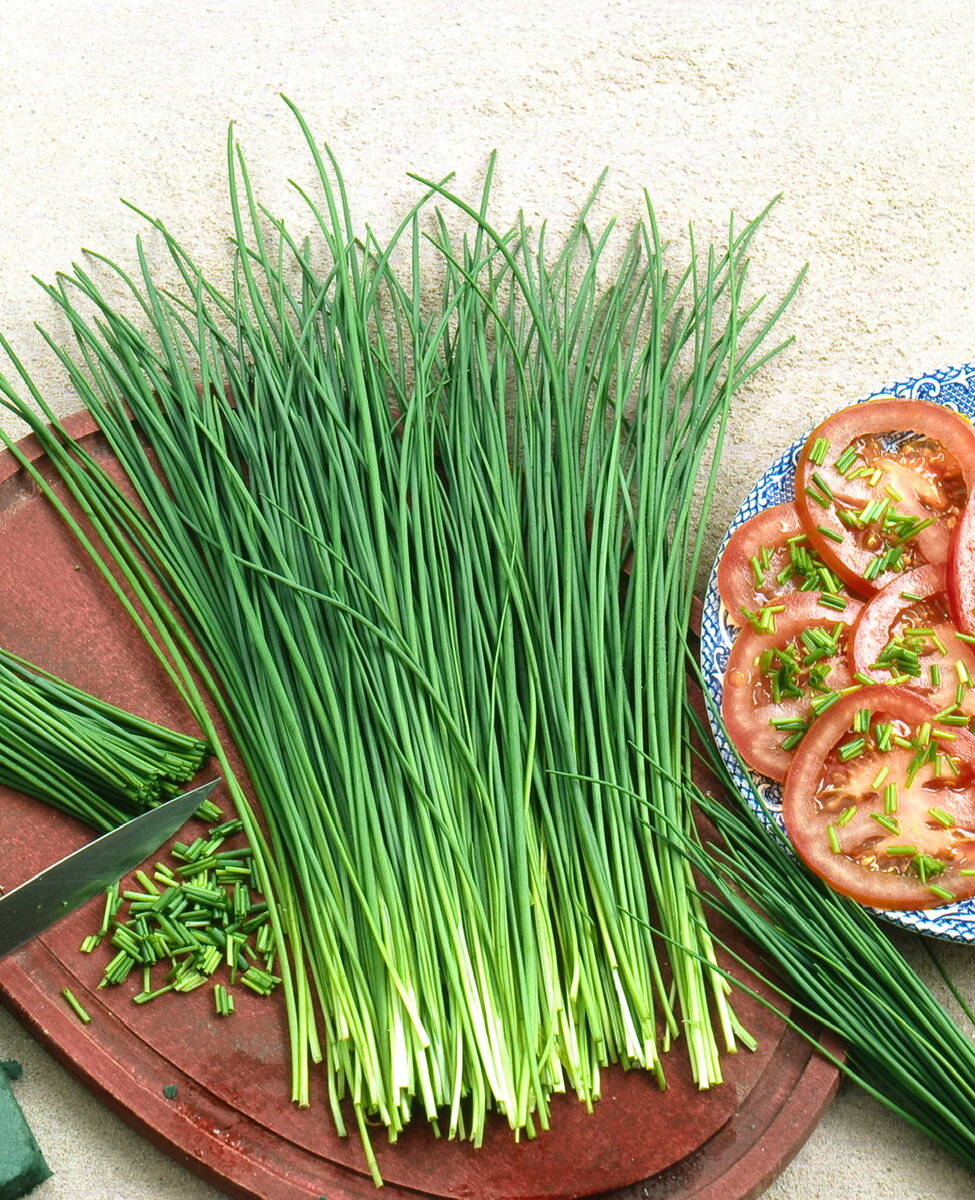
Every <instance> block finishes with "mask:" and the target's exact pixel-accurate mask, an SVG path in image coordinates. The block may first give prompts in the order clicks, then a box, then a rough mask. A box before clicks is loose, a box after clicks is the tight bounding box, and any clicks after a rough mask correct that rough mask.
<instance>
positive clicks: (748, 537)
mask: <svg viewBox="0 0 975 1200" xmlns="http://www.w3.org/2000/svg"><path fill="white" fill-rule="evenodd" d="M715 582H716V584H717V588H718V595H719V596H720V597H721V600H722V602H723V603H724V606H725V609H726V610H727V613H728V619H729V620H730V621H732V622H734V624H736V625H744V624H746V623H748V622H750V621H753V620H754V619H755V617H756V616H757V615H759V614H760V613H761V611H762V609H763V608H765V607H767V606H768V605H769V604H775V603H776V602H777V601H778V599H779V598H780V597H781V596H785V595H788V594H790V593H792V592H796V591H811V592H817V593H820V594H823V593H825V594H826V595H827V596H833V597H835V600H834V601H833V603H834V604H835V607H837V608H838V609H842V608H843V606H844V601H845V599H846V598H847V596H848V593H847V591H846V588H845V587H844V585H843V584H842V582H841V581H840V580H839V579H837V578H836V576H835V575H834V574H833V572H832V571H831V570H830V569H829V568H828V567H827V566H826V564H825V563H824V562H823V560H822V559H821V558H820V557H819V555H818V554H817V553H816V551H815V550H814V549H812V548H811V547H810V545H809V536H808V534H807V533H806V531H805V529H804V527H803V525H802V522H801V521H800V520H799V513H798V512H797V511H796V506H795V505H794V504H791V503H786V504H775V505H773V506H772V507H771V508H766V509H763V510H762V512H759V513H756V514H755V516H754V517H751V518H750V519H749V520H747V521H745V522H744V523H743V524H741V525H739V526H738V528H737V529H736V530H735V532H734V533H733V534H732V535H731V537H730V538H729V539H728V542H727V545H726V546H725V548H724V550H723V551H722V552H721V559H720V561H719V562H718V570H717V574H716V579H715Z"/></svg>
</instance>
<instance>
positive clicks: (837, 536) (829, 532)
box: [816, 525, 843, 542]
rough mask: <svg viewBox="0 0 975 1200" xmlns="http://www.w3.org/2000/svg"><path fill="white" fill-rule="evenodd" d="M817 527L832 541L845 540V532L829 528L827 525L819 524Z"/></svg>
mask: <svg viewBox="0 0 975 1200" xmlns="http://www.w3.org/2000/svg"><path fill="white" fill-rule="evenodd" d="M816 528H817V529H818V530H819V532H820V533H821V534H822V535H823V537H825V538H829V540H830V541H831V542H842V541H843V534H842V533H839V532H838V531H837V530H835V529H828V528H827V527H826V526H825V525H818V526H817V527H816Z"/></svg>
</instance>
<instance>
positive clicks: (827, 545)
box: [795, 397, 975, 596]
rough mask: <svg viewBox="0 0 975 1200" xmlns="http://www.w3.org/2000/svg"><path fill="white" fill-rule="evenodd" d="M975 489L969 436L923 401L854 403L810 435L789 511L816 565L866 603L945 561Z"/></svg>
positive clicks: (964, 426)
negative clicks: (819, 561) (901, 578)
mask: <svg viewBox="0 0 975 1200" xmlns="http://www.w3.org/2000/svg"><path fill="white" fill-rule="evenodd" d="M973 490H975V429H973V428H972V425H971V424H970V422H968V421H967V420H966V419H965V418H964V417H961V416H959V414H958V413H956V412H954V411H953V410H951V409H948V408H944V407H943V406H942V405H940V404H933V403H931V402H929V401H925V400H901V399H897V398H894V397H882V398H880V399H877V400H871V401H869V402H867V403H864V404H853V405H851V406H850V407H848V408H844V409H841V410H840V411H839V412H837V413H834V414H833V416H831V417H829V418H827V420H825V421H824V422H823V423H822V424H821V425H819V426H818V427H817V428H816V429H814V430H813V432H812V434H811V435H810V436H809V438H808V440H807V441H806V444H805V445H804V447H803V450H802V453H801V455H800V457H799V462H798V464H797V467H796V501H795V502H796V509H797V510H798V512H799V516H800V518H801V519H802V523H803V525H804V526H805V528H806V530H807V531H808V533H809V536H810V538H811V540H812V542H813V545H814V546H815V547H816V549H817V551H818V552H819V554H820V555H821V556H822V558H823V560H824V561H825V562H826V563H827V564H828V565H829V566H830V568H831V569H832V570H833V571H835V572H836V574H837V575H839V577H840V578H841V579H842V580H844V582H845V583H846V584H847V585H848V586H849V587H850V588H852V589H853V590H854V591H855V592H859V593H860V594H862V595H865V596H869V595H872V594H873V593H874V592H876V591H878V590H879V589H880V588H882V587H884V586H885V585H886V584H887V583H889V582H890V581H891V580H892V579H894V578H896V577H897V576H898V575H899V574H901V573H902V572H904V571H907V570H911V569H912V568H914V567H918V566H922V565H924V564H925V563H929V562H944V561H945V559H946V558H947V556H948V547H949V543H950V541H951V537H952V532H953V530H954V528H955V526H956V525H957V524H958V521H959V517H960V515H961V512H962V510H963V509H964V507H965V503H966V501H967V499H968V496H969V495H970V494H972V492H973Z"/></svg>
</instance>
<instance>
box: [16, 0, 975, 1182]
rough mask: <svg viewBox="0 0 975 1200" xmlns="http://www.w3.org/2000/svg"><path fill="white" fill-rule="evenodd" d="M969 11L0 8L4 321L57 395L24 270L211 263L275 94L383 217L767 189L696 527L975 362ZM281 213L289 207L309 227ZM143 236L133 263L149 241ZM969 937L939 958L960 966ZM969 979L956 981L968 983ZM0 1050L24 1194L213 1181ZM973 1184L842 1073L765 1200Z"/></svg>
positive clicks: (287, 199)
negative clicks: (722, 424) (803, 274)
mask: <svg viewBox="0 0 975 1200" xmlns="http://www.w3.org/2000/svg"><path fill="white" fill-rule="evenodd" d="M973 62H975V28H973V23H972V19H971V8H970V4H969V3H968V0H929V2H927V3H918V2H917V0H913V2H909V0H894V2H893V3H877V2H875V0H861V2H860V3H844V2H835V3H830V2H826V0H820V2H818V3H798V2H796V0H778V2H776V3H768V2H767V0H752V2H746V0H687V2H677V0H650V2H648V3H635V2H632V0H622V2H619V3H611V2H606V0H602V2H600V0H594V2H589V3H580V2H577V0H564V2H562V3H558V2H557V0H536V2H535V3H533V4H524V3H519V2H517V0H463V2H460V3H457V2H456V0H455V2H453V3H448V2H445V0H442V2H438V0H427V2H413V3H396V2H395V0H390V2H389V3H386V4H380V3H375V4H367V3H361V2H356V0H349V2H347V3H344V4H338V3H335V2H334V0H329V2H326V3H323V2H321V0H317V2H316V0H263V2H262V3H258V2H257V0H241V2H239V3H229V2H227V0H211V2H209V3H207V2H206V0H193V2H190V0H153V2H151V3H150V2H147V0H138V2H129V3H125V2H122V0H113V2H109V0H56V2H55V0H4V4H3V6H2V25H0V112H2V120H0V181H2V182H0V329H2V330H3V331H4V332H5V333H6V335H7V336H8V337H10V338H11V340H12V341H13V342H14V344H15V345H16V346H17V348H18V350H19V351H20V352H21V354H22V355H23V356H24V358H25V360H26V361H27V363H28V364H29V366H30V368H31V370H32V371H33V372H34V373H35V376H36V378H37V380H38V381H39V382H40V383H41V385H42V386H43V388H44V389H45V391H46V392H47V393H48V394H49V395H50V396H51V397H52V398H53V399H54V400H55V401H56V403H57V404H58V406H59V407H60V408H61V409H62V411H68V410H70V409H72V408H74V407H76V405H75V403H74V402H73V401H72V399H71V397H70V396H68V395H66V394H65V390H64V386H63V384H62V382H61V380H60V376H59V373H58V371H57V369H56V366H55V363H54V361H53V356H52V355H51V354H50V352H49V351H47V350H46V349H45V347H44V345H43V343H42V342H41V341H40V339H39V338H38V337H37V335H36V334H35V333H34V332H33V330H32V326H33V323H34V322H35V321H37V320H40V321H41V322H42V323H45V322H47V323H50V322H51V320H52V314H51V312H50V309H49V307H48V305H47V302H46V300H45V298H44V296H43V295H42V293H41V292H40V290H39V289H38V288H37V286H36V284H34V283H33V282H32V280H31V276H33V275H39V276H40V277H41V278H43V279H45V280H49V279H50V278H52V276H53V274H54V272H55V271H57V270H59V269H63V268H66V267H68V266H69V265H70V263H72V262H73V261H75V260H76V259H77V258H78V256H79V254H80V253H81V250H82V248H84V247H90V248H93V249H95V250H98V251H101V252H103V253H106V254H107V255H109V256H110V257H111V258H114V259H115V260H117V261H118V262H120V263H123V264H125V265H126V266H130V267H131V266H133V265H134V263H135V253H134V238H135V236H136V234H137V233H138V232H141V231H143V229H144V226H143V224H142V222H141V221H140V220H139V219H138V218H137V217H136V216H135V215H134V214H133V213H132V212H130V211H129V210H127V209H126V208H124V207H122V205H121V204H120V203H119V198H120V197H125V198H126V199H128V200H130V201H131V202H132V203H133V204H135V205H137V206H140V207H142V208H144V209H146V210H147V211H148V212H150V213H151V214H153V215H154V216H158V217H161V218H163V219H164V220H165V221H166V222H167V224H168V225H169V226H170V227H171V228H172V229H173V230H174V232H176V233H177V235H178V236H179V237H180V238H181V239H182V240H183V241H184V242H185V243H186V244H187V245H188V246H189V247H190V248H191V249H192V250H193V251H194V252H195V253H196V254H197V256H198V257H199V258H200V259H201V260H202V261H203V263H204V264H205V265H207V266H208V267H209V268H211V269H213V270H214V271H217V272H219V271H220V270H222V269H223V266H224V264H225V262H226V236H227V233H228V230H229V225H228V219H227V218H228V207H227V200H226V193H225V186H224V179H225V143H226V133H227V127H228V124H229V122H231V121H233V122H235V127H236V132H237V134H238V136H239V138H240V139H241V141H242V143H243V145H244V147H245V149H246V152H247V155H248V159H249V162H250V165H251V169H252V172H253V174H254V176H255V179H256V180H257V183H258V186H259V189H260V191H261V195H262V196H263V197H264V198H265V199H266V200H267V201H268V203H269V205H270V206H271V207H272V208H273V209H275V210H276V211H281V212H284V213H294V214H295V215H296V218H297V220H298V221H299V222H300V220H301V218H300V207H299V206H298V204H297V203H296V202H295V200H294V199H293V196H292V195H291V193H290V192H289V189H288V186H287V182H286V181H287V179H288V178H289V177H291V176H297V177H298V178H308V175H309V172H308V168H307V158H306V155H305V152H304V150H303V148H302V146H301V139H300V135H299V134H298V131H297V129H296V128H295V125H294V122H293V120H292V119H291V117H290V115H289V114H288V113H287V111H286V109H285V107H284V105H283V104H282V103H281V101H280V100H279V98H278V93H279V92H282V91H283V92H285V93H286V94H287V95H289V96H290V97H291V98H292V99H293V100H294V101H295V102H296V103H297V104H298V105H299V107H300V108H301V109H302V111H303V112H304V114H305V115H306V117H307V118H308V120H309V122H310V123H311V125H312V127H313V129H314V130H315V132H316V134H317V135H318V136H320V137H321V138H322V139H327V140H328V141H329V142H330V143H331V144H332V146H333V148H334V150H335V151H336V153H337V155H338V157H339V160H340V162H341V164H342V167H343V170H344V173H345V175H346V178H347V182H348V184H349V188H350V191H351V194H352V197H353V203H354V206H355V210H356V213H357V216H358V219H359V220H360V221H361V222H362V223H365V222H367V221H369V222H371V223H373V224H374V225H375V226H376V227H377V228H378V229H379V230H380V231H385V230H387V229H389V228H390V227H391V225H392V223H393V221H394V220H395V218H396V217H397V216H398V215H399V214H400V213H401V212H402V210H403V207H404V205H405V204H406V203H408V202H409V201H410V200H412V199H414V198H415V197H416V196H417V194H418V193H417V187H416V185H415V184H414V183H412V182H411V181H409V180H408V179H407V178H406V173H407V172H408V171H417V172H419V173H421V174H426V175H429V176H438V175H442V174H444V173H446V172H447V171H450V170H454V171H456V172H457V175H458V183H459V186H460V187H461V188H463V189H465V190H467V191H468V192H469V194H471V195H474V194H476V189H477V186H478V183H479V181H480V179H481V175H482V171H483V167H484V164H485V161H486V158H487V156H488V154H489V152H490V151H491V150H492V149H497V150H498V151H499V154H500V160H499V174H498V187H497V189H496V210H495V213H496V215H497V217H498V218H499V220H503V219H506V218H509V217H512V216H513V215H514V213H515V211H516V210H517V209H518V208H519V207H520V208H523V209H524V210H525V212H526V214H527V215H528V216H529V218H530V219H537V218H539V217H547V218H549V219H550V220H551V222H552V224H553V226H554V228H555V230H556V231H557V230H558V228H559V227H560V224H561V225H564V224H565V222H566V221H568V219H569V218H570V217H571V214H572V213H573V211H574V209H575V208H576V207H577V206H578V205H579V204H580V203H581V202H582V200H583V199H584V197H585V195H586V193H587V191H588V189H589V187H590V185H591V184H592V183H593V182H594V180H595V179H596V177H597V175H598V174H599V172H600V170H601V169H602V168H603V167H604V166H608V167H609V168H610V174H609V177H608V179H607V182H606V186H605V189H604V192H603V209H604V211H605V212H606V213H610V212H612V213H616V214H617V215H618V216H619V217H620V218H621V220H622V223H623V224H624V225H625V224H626V222H627V220H628V218H632V217H633V216H634V215H636V214H638V213H639V212H640V209H641V203H642V201H641V193H642V189H644V188H646V189H647V190H648V191H649V193H650V195H651V196H652V198H653V201H654V205H655V208H656V211H657V214H658V218H659V220H660V222H661V224H662V226H663V228H664V230H665V231H666V232H668V233H670V234H672V235H674V236H677V237H679V236H681V232H682V230H683V229H684V227H685V226H686V224H687V223H688V222H689V221H693V222H694V223H695V226H696V228H697V229H698V231H699V234H700V235H701V236H702V237H703V236H711V235H712V234H714V235H720V233H721V231H722V230H723V229H724V228H725V226H726V223H727V219H728V214H729V212H730V210H731V209H735V210H736V211H737V212H739V213H740V214H742V215H744V216H751V215H754V214H755V213H756V212H757V211H759V210H760V209H761V208H762V207H763V206H764V205H765V204H766V203H767V202H768V200H769V199H771V197H772V196H774V195H777V194H779V193H781V194H782V197H783V198H782V202H781V203H780V204H779V206H778V207H777V209H776V210H775V212H774V214H773V216H772V218H771V220H770V222H769V224H768V226H767V227H766V229H765V231H764V233H763V235H762V236H761V238H760V240H759V242H758V244H757V246H756V252H755V255H754V258H755V263H754V271H755V280H756V286H761V287H762V288H763V289H766V288H767V289H768V290H769V291H770V292H772V293H775V292H778V291H781V290H782V289H783V288H784V287H785V286H787V284H788V282H789V280H790V279H791V278H792V276H793V275H794V274H795V272H796V270H797V269H798V268H799V267H800V266H801V265H802V264H803V263H805V262H808V263H809V264H810V271H809V276H808V280H807V283H806V284H805V286H804V288H803V290H802V292H801V294H800V296H799V298H798V300H797V302H796V303H795V305H794V306H793V308H792V309H791V310H790V313H789V315H788V317H787V321H786V328H787V330H788V332H789V333H791V334H794V336H795V338H796V342H795V345H794V346H793V347H792V348H791V349H790V350H789V351H788V352H787V354H786V355H785V356H784V357H782V358H780V359H779V360H778V361H776V362H775V363H774V364H773V365H772V366H771V367H770V368H769V369H768V370H767V371H765V372H764V373H763V374H762V375H761V377H760V378H759V379H757V380H756V381H755V383H754V386H753V387H752V388H751V390H750V391H749V392H748V393H747V394H745V395H743V396H742V398H741V403H740V405H739V407H738V409H737V412H736V414H735V418H734V423H733V429H732V436H731V438H730V442H729V447H728V453H727V456H726V463H725V471H724V475H723V481H722V488H721V494H720V497H719V500H718V504H717V506H716V523H715V530H714V531H713V534H712V536H713V538H714V539H715V540H716V538H717V536H718V532H719V528H718V527H719V526H720V525H722V524H723V523H725V522H726V520H727V519H728V518H730V517H731V515H732V514H733V512H734V510H735V508H736V507H737V504H738V503H739V501H740V500H741V498H742V497H743V496H744V494H745V492H746V491H747V490H748V487H749V486H750V483H751V481H752V479H753V477H754V476H755V475H756V474H757V473H758V472H759V471H760V470H761V469H762V467H763V466H764V464H765V463H766V462H767V461H768V460H769V459H770V458H771V457H772V456H773V455H774V453H775V452H776V451H777V450H778V449H780V448H781V447H782V446H784V445H786V444H788V443H790V442H791V441H792V440H793V439H794V438H795V437H796V436H797V435H798V434H800V433H802V432H803V431H804V430H805V429H806V428H807V427H808V426H809V425H810V424H811V423H812V422H813V421H814V419H815V418H817V417H818V416H821V415H824V414H825V413H826V412H827V411H829V410H830V409H832V408H834V407H836V406H838V405H839V404H840V403H843V402H845V401H848V400H853V399H855V398H857V397H858V396H859V395H861V394H863V393H865V392H868V391H873V390H875V389H876V388H878V387H880V386H882V385H883V384H885V383H886V382H889V381H892V380H897V379H901V378H904V377H906V376H911V375H914V374H917V373H920V372H923V371H925V370H928V369H931V368H936V367H939V366H941V365H944V364H947V363H961V362H967V361H969V360H971V359H975V344H973V312H975V301H973V283H972V280H973V273H975V177H973V147H975V86H973V66H972V64H973ZM299 227H300V225H299ZM149 248H150V252H151V253H152V252H154V249H155V246H154V243H153V240H152V239H151V238H150V239H149ZM968 958H969V952H968V951H967V950H964V949H963V950H956V951H952V959H953V963H954V965H956V966H957V967H958V969H959V971H960V972H961V974H962V976H963V977H967V978H968V979H969V980H971V979H972V978H975V972H972V971H971V969H970V968H969V966H968ZM973 990H975V989H973ZM0 1058H18V1059H20V1060H21V1061H23V1063H24V1065H25V1068H26V1069H25V1076H24V1079H23V1080H22V1081H21V1083H20V1085H19V1086H18V1095H19V1097H20V1099H21V1102H22V1104H23V1106H24V1108H25V1110H26V1112H27V1113H28V1115H29V1118H30V1120H31V1122H32V1125H33V1127H34V1129H35V1132H36V1134H37V1136H38V1139H39V1141H40V1142H41V1145H42V1147H43V1149H44V1152H45V1154H46V1156H47V1158H48V1161H49V1163H50V1165H51V1166H52V1168H53V1169H54V1172H55V1175H54V1178H53V1179H51V1180H50V1181H49V1182H48V1183H46V1184H44V1185H43V1186H42V1187H41V1188H40V1189H38V1190H37V1192H36V1193H35V1195H36V1196H37V1197H38V1198H39V1200H67V1198H72V1200H73V1198H82V1197H83V1198H85V1200H143V1198H149V1197H151V1198H152V1200H176V1198H179V1200H202V1198H204V1197H211V1196H213V1195H215V1193H213V1192H212V1190H210V1189H208V1188H207V1187H205V1186H203V1185H202V1184H200V1183H199V1182H197V1181H196V1180H195V1179H193V1178H192V1177H191V1176H189V1175H187V1174H185V1173H184V1172H183V1171H182V1170H181V1169H179V1168H177V1167H175V1166H174V1165H173V1164H171V1163H170V1162H169V1161H168V1160H166V1159H164V1158H163V1157H161V1156H160V1155H158V1154H156V1152H155V1151H153V1150H152V1149H151V1148H150V1147H148V1146H147V1145H146V1144H145V1143H143V1142H142V1141H141V1140H140V1139H139V1138H137V1137H136V1136H135V1135H133V1134H131V1133H129V1132H128V1130H126V1129H125V1128H124V1127H122V1126H121V1125H120V1124H119V1123H118V1122H116V1121H115V1120H114V1119H112V1118H110V1117H108V1116H107V1115H106V1114H105V1113H103V1112H102V1111H101V1109H100V1108H98V1107H97V1106H96V1105H95V1104H94V1102H92V1101H90V1100H88V1099H87V1098H86V1097H85V1095H84V1093H83V1092H82V1091H81V1090H80V1089H79V1088H78V1087H77V1086H76V1085H75V1084H74V1083H73V1082H71V1081H70V1080H69V1079H67V1078H66V1077H65V1076H64V1075H63V1074H62V1072H61V1071H60V1070H59V1069H58V1068H57V1067H55V1066H54V1064H52V1063H51V1062H50V1060H49V1059H48V1058H47V1057H46V1056H45V1055H44V1054H43V1053H41V1052H40V1051H38V1050H37V1049H36V1048H35V1047H34V1046H33V1044H32V1043H31V1042H30V1040H29V1039H28V1038H27V1037H26V1036H25V1035H24V1034H23V1032H22V1031H21V1030H20V1028H19V1027H18V1026H17V1025H16V1024H15V1023H14V1022H13V1020H12V1019H11V1018H10V1017H9V1016H8V1015H7V1014H6V1013H4V1012H2V1011H0ZM973 1193H975V1183H973V1180H972V1177H970V1176H968V1175H966V1174H964V1173H963V1172H962V1171H961V1170H960V1169H958V1168H956V1167H955V1166H953V1165H952V1164H951V1163H950V1162H949V1161H947V1160H946V1158H945V1156H944V1155H942V1154H941V1153H939V1152H938V1151H937V1150H935V1149H934V1148H932V1147H930V1146H929V1145H927V1144H926V1143H924V1142H922V1141H921V1139H920V1138H919V1137H917V1136H916V1135H914V1134H913V1133H912V1132H911V1131H910V1130H908V1129H907V1128H906V1127H905V1126H903V1125H902V1124H901V1123H899V1122H897V1121H896V1120H894V1119H893V1118H892V1117H890V1116H889V1115H888V1114H886V1113H885V1112H884V1111H883V1110H881V1109H880V1108H879V1106H877V1105H875V1104H874V1103H873V1102H871V1101H868V1100H866V1099H865V1098H864V1097H863V1096H862V1095H861V1094H859V1093H858V1092H856V1091H853V1090H850V1089H844V1090H843V1092H842V1094H841V1096H840V1098H839V1099H838V1100H837V1102H836V1103H835V1104H834V1106H833V1108H832V1109H831V1110H830V1112H829V1113H828V1114H827V1116H826V1118H825V1119H824V1121H823V1122H822V1125H821V1126H820V1128H819V1129H818V1130H817V1131H816V1133H815V1134H814V1135H813V1137H812V1138H811V1139H810V1140H809V1142H808V1143H807V1144H806V1146H805V1147H804V1149H803V1150H802V1152H801V1153H800V1154H799V1156H798V1157H797V1159H796V1160H795V1161H794V1163H793V1164H792V1165H791V1166H790V1167H789V1168H788V1169H787V1171H786V1172H785V1173H784V1174H783V1175H782V1176H781V1178H780V1179H779V1180H778V1181H777V1182H776V1183H775V1184H773V1185H772V1187H771V1188H770V1189H769V1190H768V1192H767V1196H768V1197H769V1198H771V1200H856V1198H859V1197H870V1198H871V1200H877V1198H878V1197H881V1198H882V1197H897V1198H898V1200H962V1198H963V1197H967V1196H970V1195H972V1194H973Z"/></svg>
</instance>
